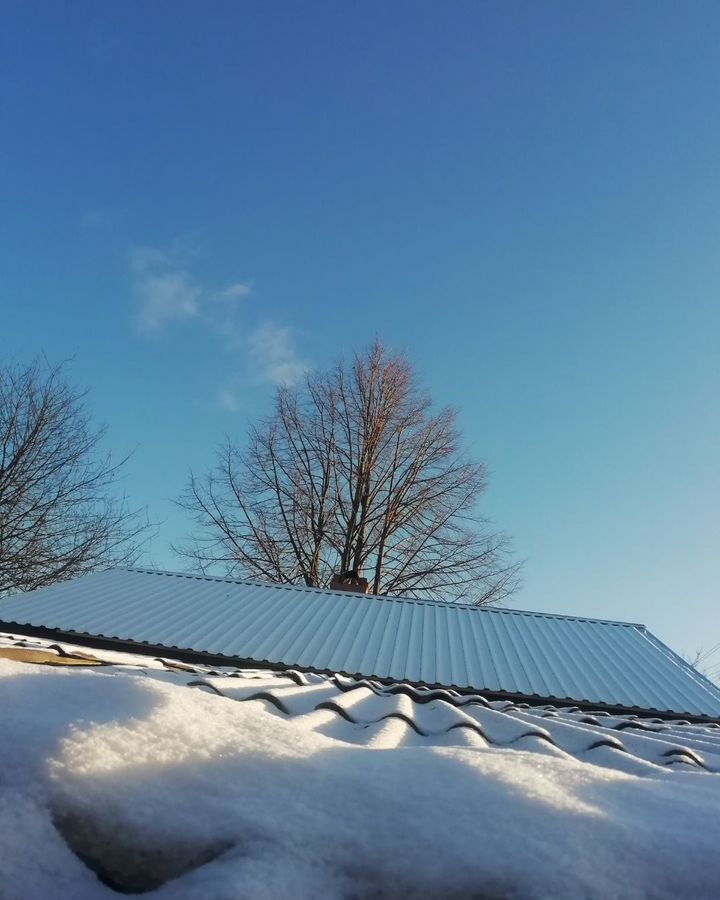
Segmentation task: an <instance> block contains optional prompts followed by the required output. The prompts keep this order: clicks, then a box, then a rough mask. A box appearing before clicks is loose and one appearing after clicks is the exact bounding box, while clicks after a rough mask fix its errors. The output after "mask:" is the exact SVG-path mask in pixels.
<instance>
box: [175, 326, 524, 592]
mask: <svg viewBox="0 0 720 900" xmlns="http://www.w3.org/2000/svg"><path fill="white" fill-rule="evenodd" d="M455 420H456V415H455V411H454V410H453V409H451V408H446V409H442V410H440V411H439V412H433V410H432V407H431V402H430V399H429V397H427V396H426V395H425V394H424V393H423V392H421V391H420V389H419V388H418V386H417V383H416V379H415V377H414V373H413V370H412V368H411V366H410V364H409V362H408V361H407V359H406V358H405V357H404V356H402V355H392V354H389V353H388V352H386V350H385V349H384V348H383V346H382V345H381V343H380V342H379V341H376V342H375V343H374V345H372V346H371V347H370V348H369V350H368V351H367V352H366V353H364V354H361V355H356V356H355V358H354V361H353V362H352V364H351V365H350V366H346V365H345V364H344V363H342V362H339V363H337V364H336V365H335V366H334V367H333V368H332V369H331V370H330V371H327V372H324V373H319V374H318V373H315V374H311V375H309V376H308V377H307V378H306V379H305V381H304V382H303V383H302V384H300V385H299V386H294V387H283V388H281V389H280V390H279V391H278V393H277V397H276V402H275V408H274V411H273V413H272V414H271V415H270V416H269V417H268V418H267V419H265V420H264V421H262V422H261V423H260V424H259V425H258V426H257V427H254V428H252V429H251V431H250V434H249V439H248V442H247V444H246V446H244V447H242V448H238V447H237V446H236V445H235V444H233V442H232V441H231V440H230V439H229V438H228V439H226V441H225V443H224V445H223V446H222V447H220V448H219V450H218V452H217V458H216V462H215V466H214V468H212V469H211V470H210V471H209V472H208V473H207V474H205V475H204V476H201V477H198V476H196V475H194V474H191V476H190V480H189V484H188V485H187V488H186V490H185V492H184V494H183V495H182V497H181V498H180V500H179V501H178V503H179V504H180V506H182V507H183V508H184V509H186V510H187V511H188V512H189V513H190V514H191V515H192V516H193V517H194V520H195V522H196V524H197V526H198V532H197V534H196V536H195V537H194V539H193V540H192V541H191V542H189V543H187V544H185V545H183V546H181V547H179V548H176V549H178V551H179V552H180V553H182V554H183V555H185V556H186V557H188V558H189V559H190V560H192V562H193V565H194V566H195V567H197V568H198V569H199V570H201V571H208V570H212V569H216V568H217V567H218V565H219V566H221V567H222V568H223V569H224V571H225V572H226V573H227V574H230V575H239V576H244V577H247V576H250V577H259V578H262V579H269V580H271V581H275V582H284V583H297V582H304V583H305V584H306V585H311V586H326V585H327V584H328V583H329V581H330V578H331V576H332V574H333V573H336V572H346V571H350V570H352V571H355V572H358V573H363V574H365V575H366V576H367V578H368V579H369V581H370V583H371V589H372V591H373V593H385V594H395V595H397V594H402V595H406V596H417V597H419V596H427V595H428V594H430V595H432V596H434V597H435V596H436V597H438V598H443V597H444V598H447V599H453V600H463V601H465V602H471V603H475V604H478V605H480V604H486V603H491V602H494V601H497V600H500V599H502V598H503V597H506V596H507V595H509V594H510V593H512V591H513V590H514V589H515V588H516V586H517V582H518V568H519V566H518V563H516V562H514V561H513V560H512V559H511V557H510V553H509V543H508V540H507V538H506V537H505V536H504V535H503V534H500V533H497V532H495V531H492V530H491V529H489V528H488V525H487V523H486V521H485V520H484V519H482V518H481V517H480V516H479V515H478V512H477V501H478V498H479V496H480V494H481V493H482V491H483V489H484V487H485V479H486V473H485V468H484V466H483V464H482V463H479V462H474V461H471V460H469V459H466V458H465V456H464V455H463V453H462V452H461V450H460V447H459V435H458V431H457V428H456V424H455Z"/></svg>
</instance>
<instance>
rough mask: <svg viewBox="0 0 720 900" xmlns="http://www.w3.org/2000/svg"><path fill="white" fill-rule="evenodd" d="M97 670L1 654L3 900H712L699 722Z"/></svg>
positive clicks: (259, 676)
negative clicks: (123, 896)
mask: <svg viewBox="0 0 720 900" xmlns="http://www.w3.org/2000/svg"><path fill="white" fill-rule="evenodd" d="M35 644H36V645H37V646H40V642H35ZM0 645H2V642H1V641H0ZM10 645H13V642H11V641H6V642H5V646H10ZM43 646H45V647H47V646H48V644H47V642H45V643H44V644H43ZM86 652H87V651H86ZM98 655H99V656H101V657H102V658H103V659H104V660H109V661H110V662H112V663H114V664H113V665H109V666H107V667H104V668H102V667H101V668H83V667H73V668H54V667H49V666H44V665H43V666H41V665H30V664H28V663H27V662H19V661H16V660H14V659H0V712H1V714H2V741H1V744H0V748H1V749H0V898H2V900H16V898H17V900H36V898H37V900H40V898H42V900H54V898H56V897H57V898H61V897H62V898H77V900H83V898H111V897H118V896H120V895H119V894H118V893H117V892H116V891H115V890H114V889H113V888H112V887H109V886H107V885H106V884H103V883H101V882H100V881H99V880H98V877H97V876H96V874H95V872H94V871H93V870H92V869H91V868H90V867H89V866H88V865H86V864H85V862H83V861H81V858H80V857H82V858H84V859H86V860H87V861H88V863H89V865H92V866H93V868H96V869H97V868H98V865H99V868H100V869H101V870H103V871H104V872H105V874H106V875H107V873H110V874H111V875H112V873H113V872H115V873H117V872H121V873H122V872H124V873H125V875H127V874H128V873H129V877H130V883H131V884H132V879H133V878H134V877H135V876H137V877H138V878H139V879H140V881H142V878H143V877H144V875H147V874H148V873H149V874H150V876H151V880H152V878H154V879H155V882H156V883H160V886H159V887H157V888H156V889H154V890H152V891H150V892H149V893H146V894H145V895H144V896H148V897H149V896H152V897H158V898H161V897H162V898H183V900H193V898H198V900H230V898H233V900H235V898H237V900H240V898H243V900H255V898H279V897H292V898H348V900H349V898H369V897H378V898H382V897H387V898H400V897H417V898H421V897H428V898H430V897H432V898H441V897H442V898H466V897H467V898H470V897H476V898H483V897H492V898H500V897H508V898H511V897H512V898H515V897H517V898H532V897H544V898H565V897H567V898H596V897H597V898H609V897H617V898H625V897H627V898H675V897H688V898H704V897H707V898H711V897H713V898H714V897H717V896H720V853H719V852H718V848H719V846H720V774H718V770H720V754H719V751H720V740H719V739H718V729H713V728H712V727H711V726H689V725H682V724H669V723H659V722H657V721H656V720H640V721H637V722H635V723H633V722H632V721H630V720H628V719H625V720H620V719H613V718H612V717H605V718H604V719H601V718H597V717H592V716H587V715H586V714H581V713H579V711H573V710H569V711H568V710H566V711H563V710H562V709H556V710H550V709H548V708H544V709H537V708H536V709H534V710H533V709H529V708H522V707H513V706H511V705H510V704H485V703H484V702H483V701H482V700H481V698H475V699H474V700H472V701H470V702H468V698H461V697H458V695H452V694H451V693H449V692H434V693H433V694H430V693H428V692H425V693H424V694H423V693H422V692H413V691H407V690H397V691H395V692H393V691H392V690H388V689H383V688H381V687H380V686H378V685H373V684H367V683H366V684H357V683H353V682H351V681H350V680H349V679H328V678H323V677H321V676H301V675H294V676H289V675H278V676H275V675H272V674H271V673H262V672H255V673H237V672H234V673H232V674H231V670H226V671H223V672H220V673H218V674H216V675H212V674H210V670H207V669H205V670H202V669H199V668H197V667H196V670H195V671H175V670H171V669H168V668H167V667H166V666H164V665H163V664H162V663H160V662H155V661H152V660H148V659H142V658H139V657H133V656H130V655H122V654H108V653H100V654H98ZM253 698H254V699H253ZM628 723H629V724H628ZM71 848H72V849H71ZM78 854H79V855H78ZM109 880H110V882H111V883H112V877H111V878H109ZM161 882H162V883H161Z"/></svg>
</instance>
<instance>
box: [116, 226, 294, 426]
mask: <svg viewBox="0 0 720 900" xmlns="http://www.w3.org/2000/svg"><path fill="white" fill-rule="evenodd" d="M194 263H197V248H195V249H193V247H192V246H189V245H188V243H187V241H185V242H183V243H181V242H176V243H175V244H174V245H173V247H172V248H171V249H170V250H159V249H157V248H155V247H140V246H136V247H134V248H133V249H132V252H131V254H130V270H131V275H132V282H133V291H134V294H135V300H136V304H137V309H136V321H137V324H138V327H139V329H140V331H141V332H142V333H143V334H145V335H147V336H154V335H158V334H160V333H163V332H164V331H166V330H167V329H168V328H170V327H171V326H172V325H180V324H182V323H183V322H188V321H191V320H192V321H194V322H195V323H196V325H198V326H200V327H201V328H202V329H203V330H204V331H205V333H206V335H208V336H210V337H211V338H214V340H216V341H218V342H219V344H220V345H221V347H222V348H223V349H224V351H225V352H226V353H231V354H233V355H234V356H235V358H236V367H235V374H234V375H231V376H230V378H229V379H228V380H227V382H226V383H225V384H224V385H222V386H221V387H220V389H219V390H218V392H217V395H216V397H215V400H214V401H213V402H214V403H215V404H216V405H217V406H218V407H220V408H221V409H223V410H226V411H227V412H237V411H238V410H239V409H240V408H241V407H242V403H241V401H240V396H241V394H242V387H243V383H247V381H248V379H249V380H251V381H254V382H255V383H257V382H264V383H266V384H273V385H278V386H279V385H288V384H294V383H295V382H297V381H298V379H300V378H301V377H302V376H303V375H304V373H305V372H306V371H307V369H308V367H307V365H306V364H305V362H303V360H302V359H301V358H300V357H299V356H298V353H297V350H296V348H295V341H294V337H293V332H292V330H291V329H290V328H288V327H287V326H282V325H278V324H275V323H272V322H266V323H264V324H262V325H260V326H259V327H255V328H254V329H253V328H249V326H248V324H247V319H248V312H249V307H248V304H247V303H246V302H245V301H246V300H247V298H249V297H250V296H251V295H252V288H251V287H250V285H249V284H248V283H246V282H244V281H236V282H233V283H231V284H228V285H226V286H225V287H217V286H212V287H210V286H208V285H205V284H203V283H202V281H201V280H200V279H198V278H197V277H196V276H195V274H194V270H195V269H196V265H194ZM243 372H244V373H245V374H244V375H243Z"/></svg>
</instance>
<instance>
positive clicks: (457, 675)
mask: <svg viewBox="0 0 720 900" xmlns="http://www.w3.org/2000/svg"><path fill="white" fill-rule="evenodd" d="M0 624H2V625H4V627H6V628H13V627H17V628H20V627H23V628H25V629H28V628H29V629H33V628H36V629H47V630H50V631H55V632H57V633H58V634H64V635H72V634H76V635H89V636H92V637H94V638H105V639H111V640H117V641H121V642H123V643H125V644H128V645H137V646H142V645H147V646H149V647H151V648H164V649H166V650H168V651H171V650H184V651H191V652H193V653H195V654H206V655H208V656H212V657H218V658H220V657H223V658H226V659H227V660H228V662H243V663H245V664H249V663H257V664H268V665H271V666H277V667H281V668H293V667H294V668H300V669H306V670H310V671H316V672H332V673H344V674H348V675H361V676H366V677H372V678H375V679H385V680H391V681H395V682H408V683H411V684H424V685H443V686H447V687H454V688H458V689H460V690H464V691H473V690H474V691H479V692H482V693H484V694H488V695H493V696H498V695H508V696H510V695H512V696H515V697H532V698H544V699H546V700H560V701H563V702H567V701H571V702H574V703H580V704H583V705H588V704H595V705H598V706H605V707H618V708H623V709H642V710H654V711H658V712H662V713H665V714H680V715H691V716H700V717H708V718H719V717H720V688H718V687H717V686H715V685H713V684H712V683H711V682H710V681H708V680H707V679H705V678H703V676H701V675H700V674H699V673H698V672H696V671H695V670H694V669H693V668H692V667H691V666H689V665H687V664H686V663H685V662H684V661H683V660H681V659H680V658H679V657H678V656H677V655H676V654H674V653H673V652H672V651H671V650H670V649H669V648H668V647H666V646H665V645H664V644H663V643H662V642H661V641H659V640H658V639H657V638H656V637H654V636H653V635H652V634H650V632H648V631H647V629H646V628H644V626H642V625H637V624H630V623H622V622H611V621H607V620H602V619H588V618H576V617H571V616H559V615H549V614H545V613H533V612H528V611H519V610H510V609H493V608H483V607H480V608H478V607H471V606H464V605H459V604H447V603H439V602H430V601H419V600H414V599H405V598H395V597H378V596H373V595H362V594H353V593H340V592H333V591H328V590H322V589H318V588H307V587H304V586H293V585H274V584H265V583H258V582H250V581H235V580H231V579H222V578H211V577H204V576H192V575H179V574H174V573H167V572H156V571H150V570H144V569H133V570H127V569H122V570H121V569H114V570H108V571H106V572H98V573H94V574H91V575H86V576H83V577H82V578H78V579H76V580H74V581H69V582H65V583H62V584H57V585H53V586H52V587H48V588H42V589H39V590H37V591H33V592H32V593H30V594H25V595H19V596H15V597H11V598H8V599H6V600H3V601H1V602H0Z"/></svg>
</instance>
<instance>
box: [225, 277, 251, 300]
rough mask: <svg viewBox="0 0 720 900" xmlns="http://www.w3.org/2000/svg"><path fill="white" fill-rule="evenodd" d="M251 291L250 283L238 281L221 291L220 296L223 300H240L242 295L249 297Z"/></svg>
mask: <svg viewBox="0 0 720 900" xmlns="http://www.w3.org/2000/svg"><path fill="white" fill-rule="evenodd" d="M251 293H252V291H251V289H250V285H248V284H245V283H244V282H241V281H238V282H236V283H235V284H231V285H229V286H228V287H226V288H225V289H224V290H223V291H221V292H220V297H221V299H223V300H240V299H241V298H242V297H247V296H249V295H250V294H251Z"/></svg>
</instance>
